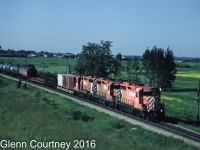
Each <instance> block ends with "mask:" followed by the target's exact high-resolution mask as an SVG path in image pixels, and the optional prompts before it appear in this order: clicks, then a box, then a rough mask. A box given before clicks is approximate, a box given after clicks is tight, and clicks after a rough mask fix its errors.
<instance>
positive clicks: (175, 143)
mask: <svg viewBox="0 0 200 150" xmlns="http://www.w3.org/2000/svg"><path fill="white" fill-rule="evenodd" d="M0 80H1V81H3V85H2V84H1V86H0V94H1V95H3V96H1V97H0V129H1V130H0V139H8V140H11V141H30V140H33V139H34V140H37V141H52V140H54V141H68V142H69V141H73V140H75V139H78V140H96V148H95V150H97V149H99V150H102V149H109V150H112V149H113V150H123V149H124V150H127V149H145V150H146V149H154V150H156V149H158V150H160V149H162V150H163V149H177V150H178V149H183V150H184V149H187V150H188V149H195V148H194V147H192V146H189V145H187V144H185V143H183V142H181V141H179V140H175V139H172V138H167V137H164V136H161V135H158V134H156V133H153V132H150V131H147V130H144V129H142V128H140V127H138V126H133V125H131V124H128V123H126V122H124V121H121V120H118V119H115V118H113V117H109V116H108V115H105V114H103V113H99V112H96V111H95V110H92V109H89V108H85V107H83V106H80V105H78V104H76V103H74V102H72V101H70V100H68V99H66V98H62V97H59V96H57V95H54V94H50V93H48V92H44V91H41V90H38V89H36V88H33V87H30V86H28V89H23V88H20V89H16V84H17V83H16V82H14V81H10V80H8V79H4V78H2V77H0ZM77 112H78V115H77Z"/></svg>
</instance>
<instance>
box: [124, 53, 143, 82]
mask: <svg viewBox="0 0 200 150" xmlns="http://www.w3.org/2000/svg"><path fill="white" fill-rule="evenodd" d="M126 72H127V73H128V80H129V82H133V83H135V84H138V83H141V79H140V78H139V76H138V75H139V74H140V73H141V67H140V59H139V58H138V57H134V58H132V59H131V60H129V61H127V64H126Z"/></svg>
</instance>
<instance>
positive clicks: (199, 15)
mask: <svg viewBox="0 0 200 150" xmlns="http://www.w3.org/2000/svg"><path fill="white" fill-rule="evenodd" d="M101 40H104V41H106V40H108V41H112V42H113V43H112V48H111V50H112V53H113V54H116V53H119V52H121V53H122V54H125V55H142V54H143V53H144V51H145V49H146V48H147V47H149V48H150V49H151V48H152V47H153V46H154V45H156V46H157V47H160V48H164V49H166V48H167V47H168V46H170V48H171V49H172V50H173V51H174V54H175V56H191V57H193V56H195V57H200V1H199V0H0V45H1V46H2V48H3V49H8V48H9V49H14V50H19V49H25V50H36V51H41V50H44V51H50V52H72V53H73V52H80V51H81V50H82V45H85V44H87V43H88V42H95V43H99V42H100V41H101Z"/></svg>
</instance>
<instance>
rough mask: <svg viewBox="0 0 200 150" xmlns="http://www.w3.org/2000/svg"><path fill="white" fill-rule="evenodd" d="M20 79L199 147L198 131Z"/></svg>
mask: <svg viewBox="0 0 200 150" xmlns="http://www.w3.org/2000/svg"><path fill="white" fill-rule="evenodd" d="M0 75H1V76H4V77H9V78H11V79H15V80H19V79H18V78H16V77H12V76H9V75H4V74H0ZM22 81H23V82H27V83H29V84H33V85H35V86H38V87H42V88H43V89H48V90H50V91H53V92H54V93H60V94H63V95H67V96H68V97H71V98H74V99H78V100H80V101H82V102H87V103H90V104H92V105H95V106H98V107H101V108H104V109H106V110H109V111H112V112H115V113H117V114H120V115H123V116H125V117H127V118H129V119H134V120H136V121H137V122H140V123H144V124H146V125H147V126H153V127H156V128H157V129H161V130H164V131H167V132H171V133H173V134H175V135H178V136H180V137H182V138H185V139H189V140H190V141H194V142H195V143H196V144H195V145H196V146H198V147H199V148H200V133H198V132H195V131H192V130H189V129H186V128H183V127H178V126H176V125H173V124H169V123H167V122H160V123H154V122H149V121H147V120H142V119H141V118H138V117H135V116H132V115H129V114H127V113H124V112H122V111H118V110H116V109H112V108H110V107H106V106H104V105H100V104H98V103H95V102H93V101H89V100H87V99H84V98H80V97H77V96H74V95H71V94H68V93H66V92H64V91H59V90H58V89H52V88H49V87H46V86H43V85H40V84H37V83H33V82H30V81H25V80H22ZM179 139H181V138H179Z"/></svg>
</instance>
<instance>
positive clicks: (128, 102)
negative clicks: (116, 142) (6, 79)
mask: <svg viewBox="0 0 200 150" xmlns="http://www.w3.org/2000/svg"><path fill="white" fill-rule="evenodd" d="M0 72H3V73H6V74H10V75H13V76H17V77H19V78H24V79H26V80H29V81H31V82H36V83H39V84H42V85H45V86H48V87H51V88H56V89H59V90H61V91H64V92H67V93H70V94H73V95H76V96H79V97H82V98H85V99H88V100H90V101H94V102H96V103H99V104H101V105H105V106H108V107H111V108H113V109H117V110H120V111H123V112H125V113H129V114H132V115H134V116H138V117H140V118H142V119H146V120H149V121H160V120H162V119H163V118H164V106H163V104H161V102H160V91H159V89H158V88H155V87H149V86H143V85H140V84H134V83H129V82H119V81H117V82H116V81H113V80H111V79H105V78H101V77H94V76H79V75H71V74H57V77H56V78H52V77H47V76H43V77H39V76H38V75H37V70H36V69H35V67H34V66H33V65H29V66H19V65H13V64H6V63H0Z"/></svg>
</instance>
